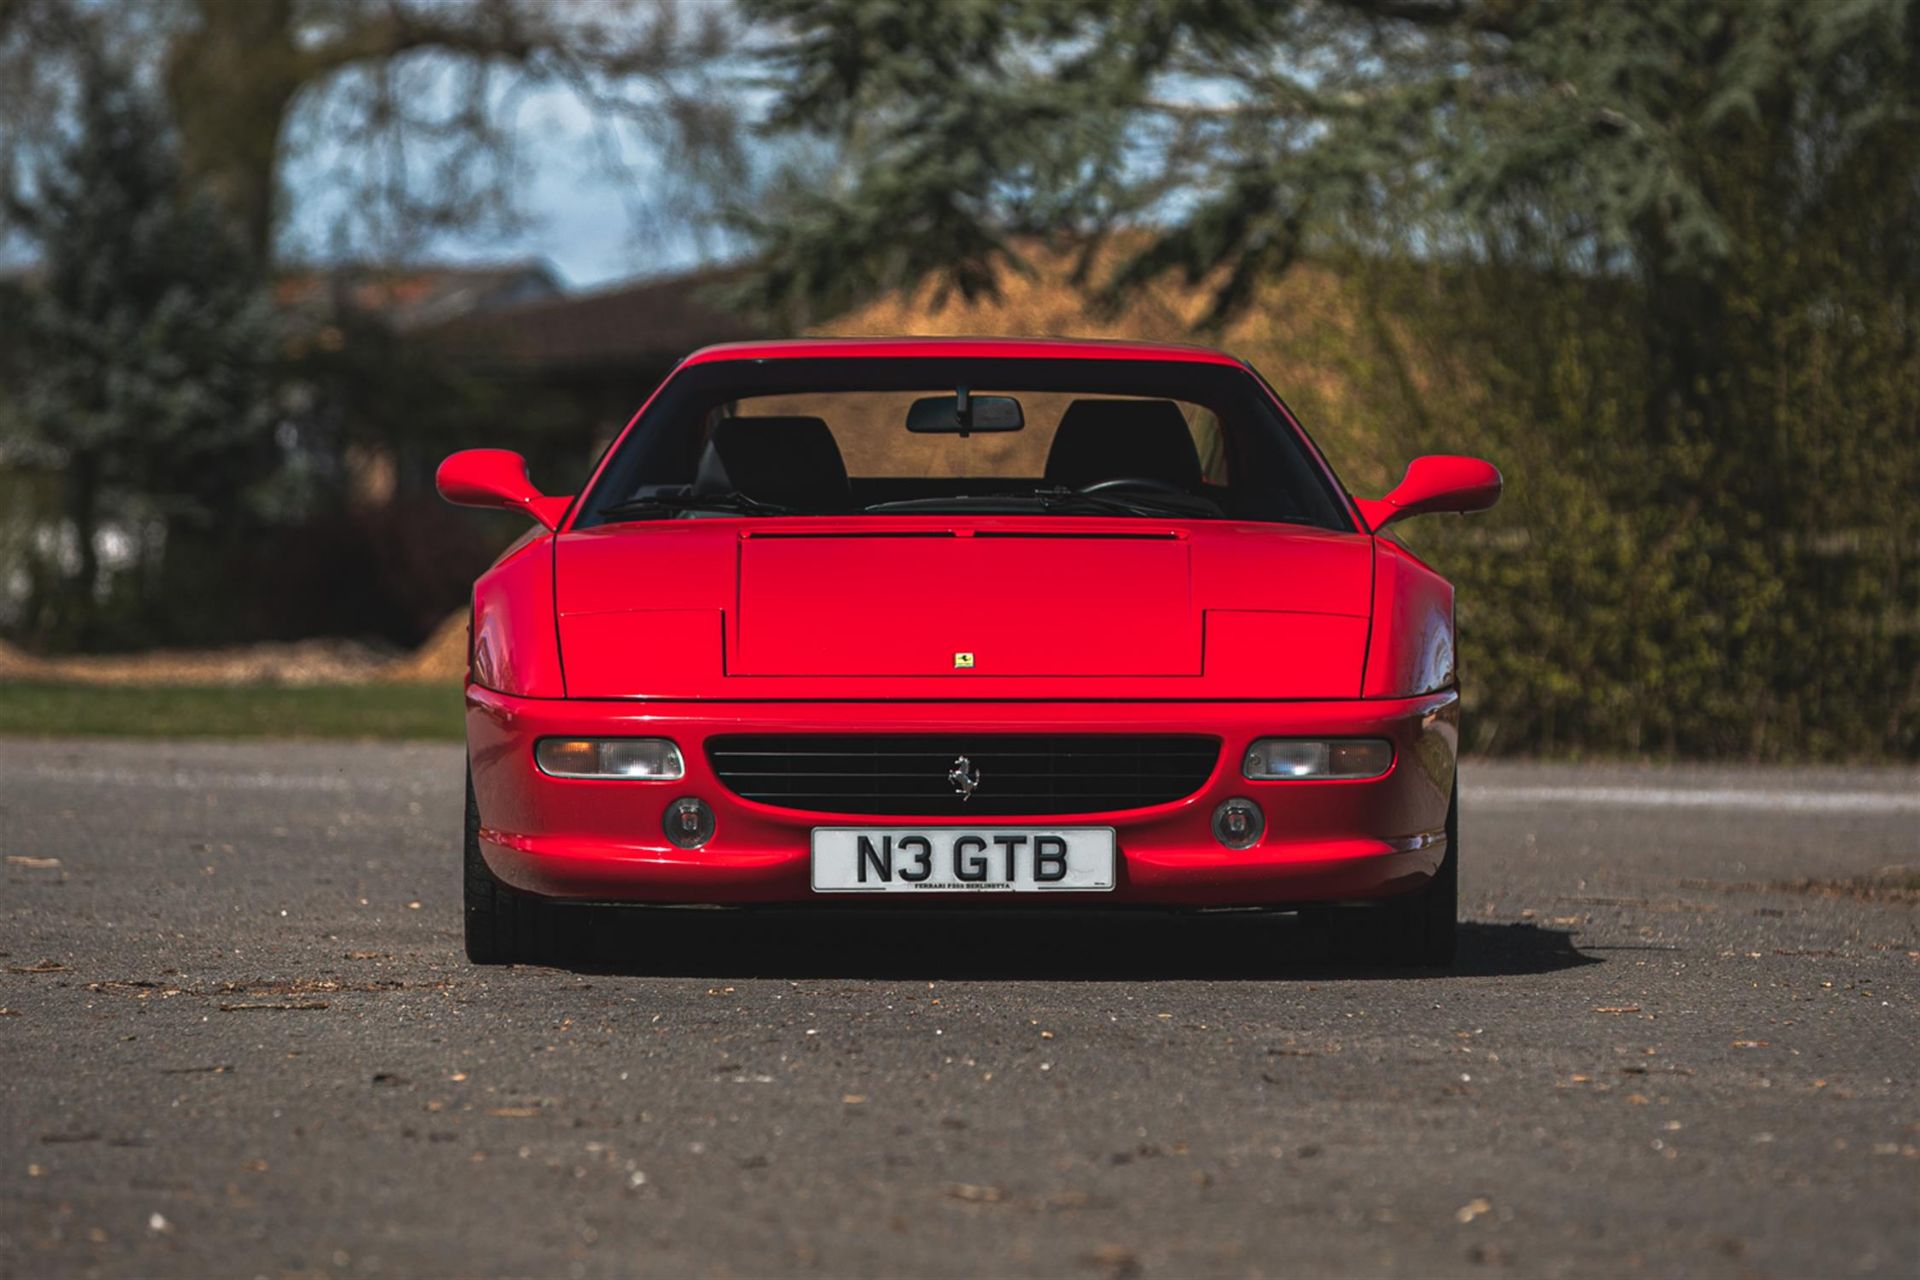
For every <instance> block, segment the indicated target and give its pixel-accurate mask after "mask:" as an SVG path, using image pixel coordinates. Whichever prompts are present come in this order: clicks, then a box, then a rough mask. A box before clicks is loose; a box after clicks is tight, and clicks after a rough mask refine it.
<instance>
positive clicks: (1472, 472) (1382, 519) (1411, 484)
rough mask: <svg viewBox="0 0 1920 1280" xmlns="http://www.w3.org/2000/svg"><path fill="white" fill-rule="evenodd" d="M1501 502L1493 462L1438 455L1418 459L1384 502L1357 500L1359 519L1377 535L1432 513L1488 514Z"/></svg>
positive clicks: (1377, 499)
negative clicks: (1471, 512) (1389, 527)
mask: <svg viewBox="0 0 1920 1280" xmlns="http://www.w3.org/2000/svg"><path fill="white" fill-rule="evenodd" d="M1498 501H1500V472H1499V469H1498V468H1496V467H1495V466H1494V465H1493V464H1492V463H1491V462H1482V461H1481V460H1480V459H1478V458H1462V457H1457V456H1455V455H1453V454H1436V455H1432V456H1429V457H1425V458H1415V459H1414V460H1413V461H1412V462H1411V463H1409V464H1408V465H1407V474H1406V475H1405V476H1404V477H1402V478H1401V481H1400V483H1399V484H1397V485H1395V486H1393V492H1391V493H1389V494H1388V495H1387V496H1386V497H1384V498H1361V499H1358V502H1359V506H1360V515H1361V516H1362V517H1363V518H1364V519H1365V520H1366V522H1367V528H1368V529H1370V530H1372V531H1373V532H1375V533H1378V532H1379V531H1380V530H1382V529H1384V528H1386V527H1387V526H1388V525H1390V524H1392V523H1393V522H1394V521H1395V520H1403V519H1405V518H1406V517H1408V516H1422V515H1425V514H1427V513H1428V512H1429V511H1485V510H1486V509H1487V508H1488V507H1490V506H1492V505H1493V504H1494V503H1496V502H1498Z"/></svg>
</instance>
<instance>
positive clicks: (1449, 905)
mask: <svg viewBox="0 0 1920 1280" xmlns="http://www.w3.org/2000/svg"><path fill="white" fill-rule="evenodd" d="M1446 832H1447V856H1446V857H1444V858H1442V859H1441V860H1440V869H1439V870H1438V871H1436V872H1434V875H1433V879H1432V880H1431V881H1429V882H1428V883H1427V887H1426V888H1425V889H1422V890H1421V891H1420V892H1419V893H1418V894H1416V895H1414V896H1413V897H1411V898H1407V899H1405V900H1404V901H1402V902H1398V903H1395V904H1393V905H1392V906H1391V907H1389V908H1388V911H1389V913H1390V915H1391V916H1392V917H1393V918H1392V919H1390V920H1383V921H1381V923H1382V924H1383V925H1386V926H1387V927H1388V928H1389V929H1390V930H1391V931H1392V941H1391V942H1390V944H1389V946H1388V948H1387V953H1388V955H1390V956H1391V957H1392V959H1394V960H1397V961H1399V962H1400V963H1402V964H1409V965H1417V966H1420V967H1422V968H1430V969H1450V968H1452V967H1453V960H1454V954H1455V951H1456V949H1457V948H1456V937H1457V935H1458V933H1459V931H1460V779H1459V777H1458V775H1456V776H1455V777H1454V780H1453V795H1452V796H1451V797H1450V798H1449V800H1448V801H1447V826H1446Z"/></svg>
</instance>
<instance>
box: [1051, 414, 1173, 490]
mask: <svg viewBox="0 0 1920 1280" xmlns="http://www.w3.org/2000/svg"><path fill="white" fill-rule="evenodd" d="M1132 476H1137V477H1140V478H1142V479H1147V480H1160V481H1163V482H1165V483H1167V484H1170V485H1174V486H1176V487H1177V488H1181V489H1185V490H1187V491H1189V492H1192V491H1196V490H1198V489H1199V487H1200V478H1201V472H1200V454H1199V451H1198V450H1196V449H1195V448H1194V447H1193V434H1192V433H1191V432H1190V431H1188V430H1187V419H1186V415H1184V414H1183V413H1181V412H1180V406H1179V405H1177V404H1175V403H1174V402H1173V401H1171V400H1075V401H1074V402H1073V403H1072V404H1070V405H1068V406H1067V411H1066V412H1065V413H1063V414H1061V415H1060V427H1059V429H1058V430H1057V431H1055V432H1054V436H1053V447H1052V448H1051V449H1050V450H1049V451H1048V453H1047V477H1046V478H1047V482H1048V483H1049V484H1055V485H1060V486H1063V487H1065V488H1068V489H1084V488H1085V487H1086V486H1088V485H1090V484H1097V483H1099V482H1100V481H1102V480H1119V479H1122V478H1125V477H1132Z"/></svg>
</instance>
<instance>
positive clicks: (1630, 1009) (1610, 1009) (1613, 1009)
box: [1593, 1004, 1640, 1013]
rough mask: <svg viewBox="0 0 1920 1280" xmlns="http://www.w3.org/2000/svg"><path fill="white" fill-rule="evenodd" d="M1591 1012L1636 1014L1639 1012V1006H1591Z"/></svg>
mask: <svg viewBox="0 0 1920 1280" xmlns="http://www.w3.org/2000/svg"><path fill="white" fill-rule="evenodd" d="M1593 1011H1594V1012H1595V1013H1638V1012H1640V1006H1639V1005H1637V1004H1597V1005H1595V1006H1593Z"/></svg>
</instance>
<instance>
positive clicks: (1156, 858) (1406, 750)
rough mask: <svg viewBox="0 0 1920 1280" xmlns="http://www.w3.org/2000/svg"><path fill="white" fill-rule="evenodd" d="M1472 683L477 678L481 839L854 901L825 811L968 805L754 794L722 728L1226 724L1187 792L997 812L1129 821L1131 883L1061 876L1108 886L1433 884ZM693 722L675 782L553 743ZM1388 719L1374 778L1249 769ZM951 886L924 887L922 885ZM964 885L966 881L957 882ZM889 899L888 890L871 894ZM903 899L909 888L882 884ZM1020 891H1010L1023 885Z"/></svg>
mask: <svg viewBox="0 0 1920 1280" xmlns="http://www.w3.org/2000/svg"><path fill="white" fill-rule="evenodd" d="M1457 724H1458V698H1457V695H1455V694H1454V693H1452V692H1450V691H1449V692H1442V693H1436V694H1430V695H1425V696H1421V697H1414V698H1400V699H1365V700H1362V699H1354V700H1347V701H1338V702H1205V703H1195V702H1186V703H1168V702H1132V703H1129V702H1097V703H1076V702H1045V703H1041V702H932V703H899V702H871V703H868V702H836V703H817V702H815V703H747V702H699V703H687V702H682V703H663V702H639V701H583V700H570V699H569V700H560V699H540V698H516V697H510V696H507V695H505V694H500V693H495V692H493V691H491V690H488V689H484V688H481V687H479V686H477V685H476V686H469V687H468V690H467V742H468V749H469V753H470V757H471V760H472V765H473V780H474V788H475V793H476V796H477V798H478V802H479V809H480V818H481V846H480V847H481V852H482V855H483V856H484V857H485V859H486V862H487V865H488V867H489V868H491V869H492V871H493V873H494V875H496V876H497V877H499V878H500V879H501V880H502V881H503V882H505V883H507V884H510V885H512V886H514V887H515V888H518V889H521V890H524V891H526V892H529V893H536V894H540V895H544V896H547V897H553V898H572V899H582V900H597V901H624V902H655V903H743V904H744V903H779V902H787V903H791V902H804V901H817V902H834V903H845V902H847V901H848V899H846V898H844V897H839V896H833V897H827V896H823V895H818V894H815V893H813V892H812V890H811V888H810V880H809V875H808V868H809V858H810V848H811V844H810V837H811V832H812V829H813V828H814V827H816V826H848V825H858V824H860V823H862V822H863V821H864V822H870V823H871V824H872V825H874V826H884V827H888V828H895V829H897V828H900V827H910V826H963V825H968V824H965V823H959V822H956V821H955V820H954V819H953V818H951V817H940V818H925V819H916V818H913V817H910V816H901V815H897V814H890V815H888V816H886V817H869V818H864V819H863V817H862V815H859V814H824V813H811V812H799V811H795V810H791V809H783V808H776V807H773V806H770V805H765V804H759V803H755V802H752V801H748V800H744V799H742V798H740V797H739V796H736V795H734V794H733V793H732V792H731V791H729V790H728V789H727V788H726V787H725V786H724V785H722V784H721V783H720V782H719V781H718V779H716V777H715V776H714V773H713V770H712V769H711V767H710V766H709V764H708V761H707V755H706V750H705V744H706V739H707V738H708V736H710V735H713V734H720V733H740V732H764V733H807V732H818V733H839V734H844V733H849V732H860V731H863V730H870V731H872V732H874V733H956V732H967V731H975V732H980V731H986V732H993V733H1022V732H1027V733H1061V732H1072V733H1116V734H1124V733H1172V732H1178V733H1207V734H1214V735H1218V736H1219V737H1220V738H1221V739H1222V740H1223V741H1222V749H1221V753H1220V759H1219V762H1218V764H1217V765H1216V766H1215V768H1214V772H1213V775H1212V777H1210V778H1209V779H1208V781H1207V782H1206V784H1205V785H1204V786H1203V787H1201V789H1200V790H1199V791H1197V792H1196V793H1194V794H1193V795H1191V796H1189V797H1187V798H1186V799H1184V800H1180V801H1176V802H1174V803H1171V804H1163V805H1157V806H1154V807H1152V808H1146V809H1136V810H1131V811H1126V812H1118V813H1084V814H1059V815H1047V816H1043V817H1032V816H1027V817H1017V818H1016V817H984V816H983V818H982V819H981V822H980V823H977V824H973V825H988V826H995V827H1008V826H1023V825H1033V826H1042V825H1054V826H1059V825H1088V826H1110V827H1113V828H1114V830H1115V832H1116V835H1117V839H1118V845H1119V856H1118V866H1117V868H1116V885H1115V888H1114V889H1113V890H1112V891H1111V892H1099V893H1085V894H1081V893H1053V894H1048V895H1046V900H1047V902H1048V903H1049V904H1051V905H1056V906H1057V905H1061V903H1062V900H1063V899H1064V900H1066V901H1069V902H1071V901H1083V902H1087V903H1089V904H1091V905H1098V904H1112V905H1123V904H1124V905H1162V906H1282V905H1286V904H1290V903H1300V902H1324V901H1338V900H1349V899H1364V898H1375V897H1387V896H1391V895H1394V894H1397V893H1403V892H1408V891H1411V890H1414V889H1418V888H1419V887H1420V886H1422V885H1424V884H1425V883H1426V881H1427V880H1428V878H1429V877H1431V876H1432V875H1433V874H1434V872H1435V871H1436V870H1437V869H1438V868H1439V865H1440V860H1441V858H1442V857H1443V856H1444V855H1445V853H1446V835H1445V823H1446V816H1447V805H1448V797H1449V793H1450V790H1451V788H1452V785H1453V771H1454V756H1455V750H1456V746H1457V736H1458V735H1457ZM554 736H564V737H591V736H606V737H613V736H635V737H639V736H646V737H665V738H671V739H673V740H674V741H675V742H676V743H677V744H678V745H679V747H680V752H681V755H682V756H683V757H684V759H685V762H686V776H685V777H684V778H682V779H680V780H678V781H675V782H632V781H578V780H563V779H559V778H552V777H549V776H547V775H546V774H544V773H542V772H540V771H539V770H538V769H537V768H536V767H535V766H534V762H533V748H534V743H535V742H536V741H537V740H538V739H540V738H544V737H554ZM1269 736H1297V737H1384V738H1389V739H1391V740H1392V742H1393V744H1394V751H1395V760H1394V765H1393V768H1392V769H1391V770H1390V771H1389V772H1388V773H1387V774H1386V775H1384V776H1383V777H1380V778H1375V779H1370V780H1366V781H1354V782H1249V781H1247V780H1246V779H1245V778H1243V777H1241V775H1240V769H1239V762H1240V760H1241V759H1242V757H1243V756H1244V754H1245V752H1246V748H1247V745H1248V744H1249V743H1250V742H1251V741H1252V740H1253V739H1254V738H1258V737H1269ZM683 796H698V797H699V798H701V799H702V800H704V801H706V802H707V803H708V804H709V805H711V806H712V808H713V811H714V814H715V817H716V831H715V834H714V837H713V839H712V841H711V842H710V843H708V844H707V845H706V846H704V847H702V848H700V849H694V850H687V849H680V848H677V847H675V846H674V845H672V844H671V843H669V842H668V841H667V839H666V838H665V836H664V835H663V834H662V830H661V821H662V817H663V814H664V811H665V809H666V807H667V805H668V804H669V803H670V802H672V801H674V800H676V799H679V798H680V797H683ZM1231 796H1246V797H1249V798H1251V799H1253V800H1255V801H1257V802H1258V803H1259V805H1260V806H1261V808H1262V810H1263V811H1264V812H1265V815H1266V824H1267V825H1266V830H1265V832H1264V834H1263V836H1262V838H1261V839H1260V841H1259V843H1257V844H1256V845H1254V846H1253V847H1252V848H1250V849H1243V850H1231V849H1227V848H1224V847H1222V846H1221V845H1220V844H1219V843H1218V842H1217V841H1216V840H1215V839H1214V836H1213V834H1212V831H1211V828H1210V825H1209V824H1210V820H1211V816H1212V814H1213V811H1214V808H1215V807H1216V806H1217V805H1219V803H1220V802H1221V801H1223V800H1225V799H1227V798H1229V797H1231ZM953 896H956V895H949V894H943V893H936V894H915V895H911V897H912V900H914V901H923V900H924V899H925V898H928V897H933V898H938V899H942V900H948V901H950V900H951V898H952V897H953ZM957 896H964V895H957ZM859 900H860V901H867V902H872V901H873V900H874V899H869V898H862V899H859ZM878 900H879V902H880V903H881V904H882V905H899V903H900V901H901V895H894V894H887V895H880V896H879V897H878ZM1010 901H1011V895H1002V894H995V895H993V903H994V905H1001V906H1004V905H1007V904H1008V903H1009V902H1010Z"/></svg>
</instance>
